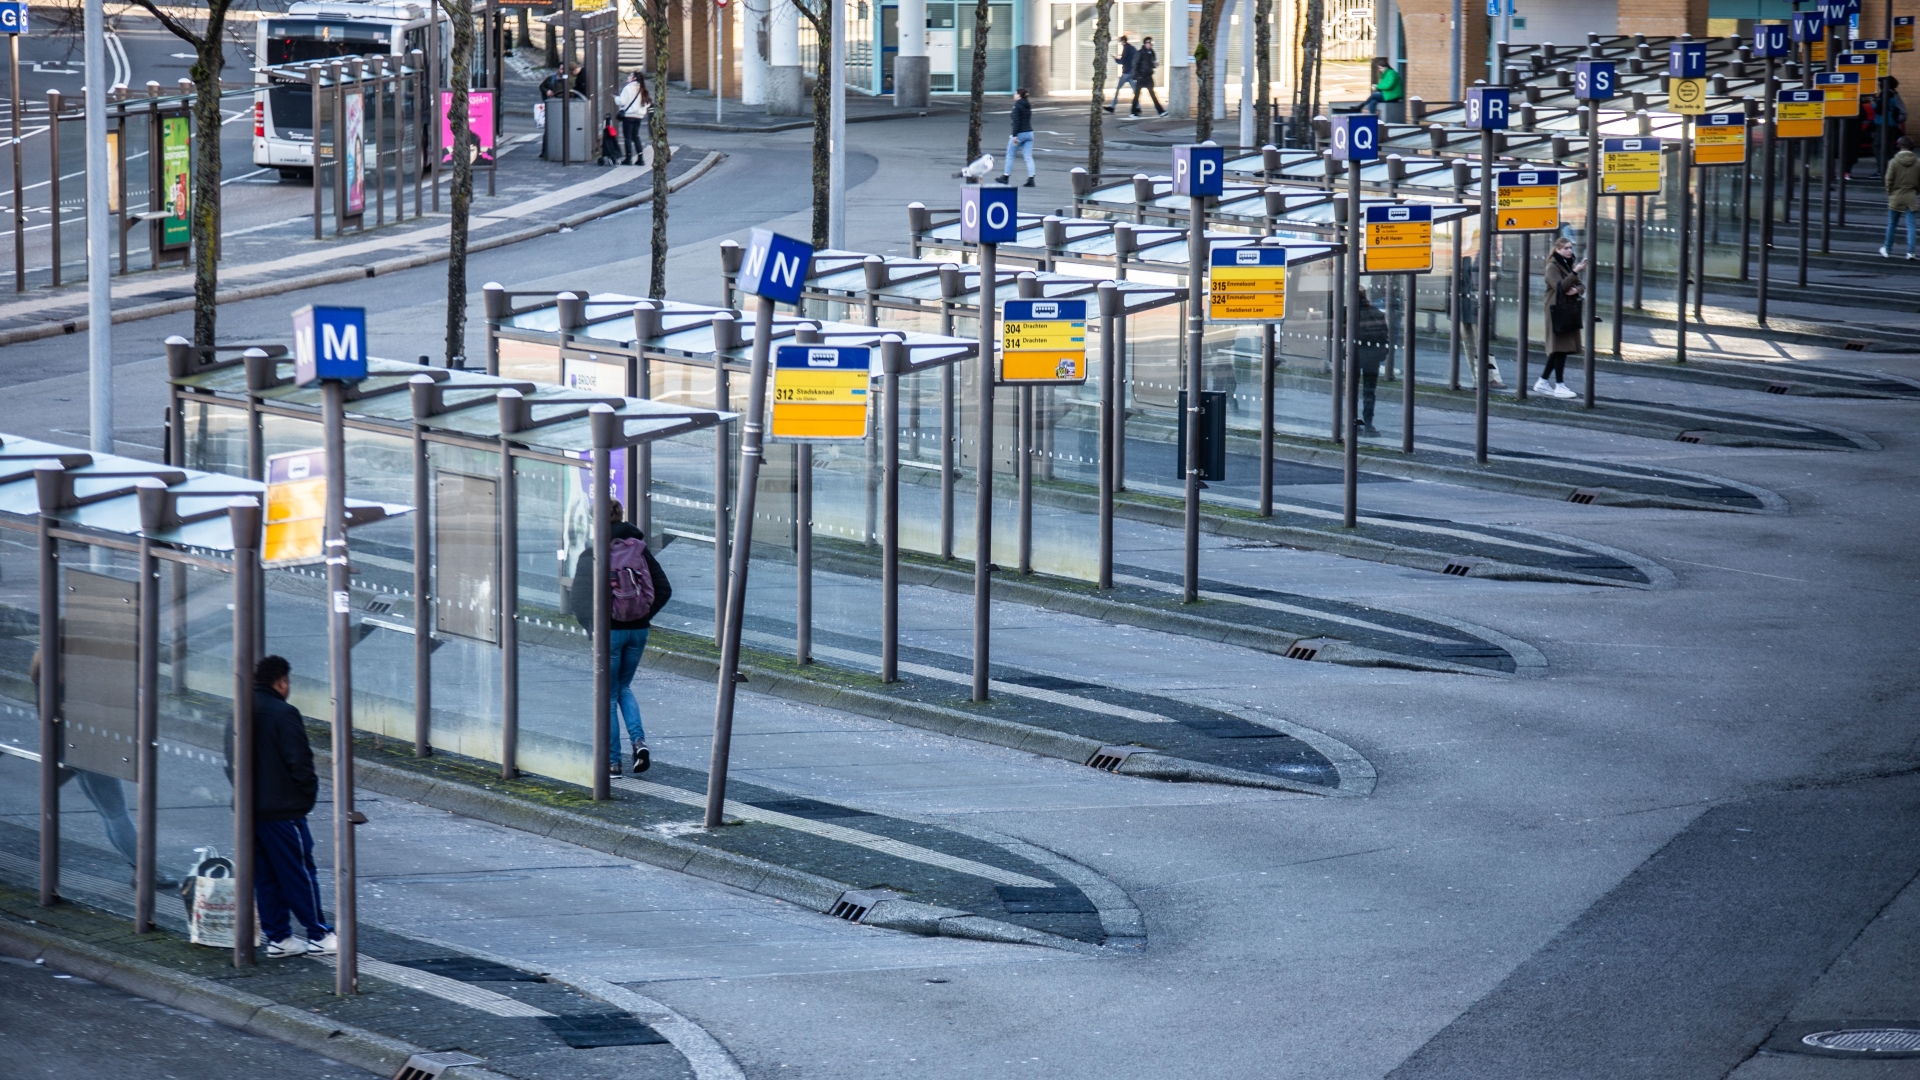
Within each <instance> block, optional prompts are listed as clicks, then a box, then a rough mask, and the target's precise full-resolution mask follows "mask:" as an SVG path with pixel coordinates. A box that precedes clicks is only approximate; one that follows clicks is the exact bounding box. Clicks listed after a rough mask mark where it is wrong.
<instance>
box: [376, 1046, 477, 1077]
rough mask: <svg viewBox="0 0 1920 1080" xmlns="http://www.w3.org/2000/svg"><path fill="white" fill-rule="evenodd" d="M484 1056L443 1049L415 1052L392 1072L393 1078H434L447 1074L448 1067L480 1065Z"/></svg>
mask: <svg viewBox="0 0 1920 1080" xmlns="http://www.w3.org/2000/svg"><path fill="white" fill-rule="evenodd" d="M482 1064H485V1059H484V1058H477V1057H474V1056H473V1055H472V1054H463V1053H461V1052H460V1051H458V1050H443V1051H441V1052H440V1053H437V1054H415V1055H413V1056H412V1057H410V1058H408V1059H407V1063H406V1064H405V1065H402V1066H400V1071H399V1072H397V1073H394V1074H393V1080H434V1078H435V1077H438V1076H442V1075H458V1074H448V1073H447V1070H448V1069H453V1068H458V1067H459V1066H461V1065H482Z"/></svg>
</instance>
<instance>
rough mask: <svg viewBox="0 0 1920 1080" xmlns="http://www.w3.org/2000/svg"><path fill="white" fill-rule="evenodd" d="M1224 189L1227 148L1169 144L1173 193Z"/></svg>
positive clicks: (1215, 192) (1220, 191) (1216, 192)
mask: <svg viewBox="0 0 1920 1080" xmlns="http://www.w3.org/2000/svg"><path fill="white" fill-rule="evenodd" d="M1226 191H1227V152H1226V150H1225V149H1223V148H1221V147H1218V146H1176V147H1174V148H1173V193H1174V194H1175V195H1201V196H1206V195H1224V194H1226Z"/></svg>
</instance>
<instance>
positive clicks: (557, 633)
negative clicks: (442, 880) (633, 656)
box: [514, 458, 595, 784]
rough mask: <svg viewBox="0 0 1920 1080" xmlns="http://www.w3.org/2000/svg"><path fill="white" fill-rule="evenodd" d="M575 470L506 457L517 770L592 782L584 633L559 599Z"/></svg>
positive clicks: (589, 679)
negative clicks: (510, 477)
mask: <svg viewBox="0 0 1920 1080" xmlns="http://www.w3.org/2000/svg"><path fill="white" fill-rule="evenodd" d="M580 472H581V470H579V469H577V468H575V467H573V466H564V465H555V464H552V463H551V462H545V461H532V460H529V459H526V458H515V459H514V476H515V479H516V485H515V496H516V503H517V509H518V515H517V521H516V522H515V529H516V535H517V538H518V542H519V547H518V550H519V560H518V564H517V569H518V570H519V596H518V598H517V601H518V602H517V605H516V608H515V618H517V620H518V622H519V635H520V657H519V660H520V663H519V673H520V752H519V760H520V767H521V768H523V769H525V770H527V771H528V772H535V773H539V774H541V775H543V776H552V777H556V778H558V779H562V780H568V781H571V782H573V783H576V784H591V783H592V782H593V767H594V765H593V754H592V750H593V728H592V720H593V716H594V715H595V712H594V710H593V708H592V701H593V662H592V655H591V653H590V651H589V646H588V637H587V631H586V630H585V629H584V628H582V627H581V626H580V625H579V624H578V623H577V622H576V621H575V620H574V618H573V616H572V615H571V614H569V613H568V612H567V611H566V610H565V609H564V607H563V606H562V604H561V595H560V587H561V574H562V572H563V571H565V569H566V562H565V557H566V546H565V541H564V540H563V539H562V528H563V525H564V522H565V520H566V518H565V501H566V498H567V496H566V490H567V487H568V486H572V485H577V484H578V483H579V476H578V475H577V474H579V473H580Z"/></svg>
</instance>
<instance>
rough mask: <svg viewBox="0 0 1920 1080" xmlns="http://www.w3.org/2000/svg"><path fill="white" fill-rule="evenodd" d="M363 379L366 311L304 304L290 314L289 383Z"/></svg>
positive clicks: (306, 383) (365, 362) (306, 384)
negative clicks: (291, 364)
mask: <svg viewBox="0 0 1920 1080" xmlns="http://www.w3.org/2000/svg"><path fill="white" fill-rule="evenodd" d="M366 377H367V309H366V308H357V307H321V306H319V305H317V304H308V305H307V306H306V307H303V308H301V309H300V310H298V311H296V312H294V313H293V381H294V382H296V383H299V384H300V385H301V386H312V385H313V384H314V383H316V382H322V381H329V380H339V381H345V382H351V381H355V380H358V379H364V378H366Z"/></svg>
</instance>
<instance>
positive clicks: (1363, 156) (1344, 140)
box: [1330, 113, 1380, 161]
mask: <svg viewBox="0 0 1920 1080" xmlns="http://www.w3.org/2000/svg"><path fill="white" fill-rule="evenodd" d="M1330 149H1331V150H1332V151H1333V157H1334V160H1335V161H1373V160H1375V159H1377V158H1378V157H1379V156H1380V118H1379V117H1377V116H1368V115H1367V114H1365V113H1348V114H1347V115H1345V116H1336V117H1334V118H1333V145H1332V146H1331V147H1330Z"/></svg>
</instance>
